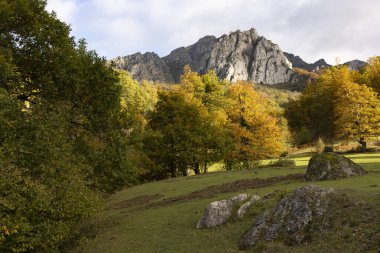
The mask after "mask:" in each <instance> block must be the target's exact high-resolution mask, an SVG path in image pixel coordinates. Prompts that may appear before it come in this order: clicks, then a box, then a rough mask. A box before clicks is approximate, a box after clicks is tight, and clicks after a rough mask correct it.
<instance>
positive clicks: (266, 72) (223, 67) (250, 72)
mask: <svg viewBox="0 0 380 253" xmlns="http://www.w3.org/2000/svg"><path fill="white" fill-rule="evenodd" d="M113 61H114V62H115V63H116V66H117V67H118V68H121V69H126V70H128V71H129V72H130V73H131V74H132V76H133V77H134V78H135V79H138V80H150V81H160V82H167V83H173V82H178V81H179V78H180V76H181V73H182V69H183V67H184V66H185V65H190V67H191V68H192V69H193V70H195V71H197V72H199V73H202V74H203V73H206V72H207V71H209V70H212V69H213V70H215V71H216V73H217V75H218V77H219V78H221V79H227V80H229V81H233V82H234V81H237V80H244V81H251V82H255V83H263V84H280V83H292V82H293V81H294V80H295V76H296V73H295V72H294V71H293V69H292V64H291V63H290V61H289V60H288V59H287V58H286V57H285V55H284V54H283V52H282V51H281V49H280V47H279V46H278V45H276V44H274V43H273V42H271V41H270V40H267V39H266V38H264V37H262V36H259V35H258V34H257V32H256V30H255V29H251V30H249V31H245V32H240V31H236V32H233V33H230V34H229V35H223V36H221V37H220V38H215V37H214V36H206V37H204V38H202V39H200V40H199V41H198V42H197V43H195V44H193V45H191V46H188V47H181V48H178V49H175V50H174V51H172V52H171V53H170V54H169V55H168V56H165V57H163V58H160V57H159V56H158V55H156V54H154V53H146V54H140V53H137V54H134V55H130V56H126V57H117V58H115V59H114V60H113Z"/></svg>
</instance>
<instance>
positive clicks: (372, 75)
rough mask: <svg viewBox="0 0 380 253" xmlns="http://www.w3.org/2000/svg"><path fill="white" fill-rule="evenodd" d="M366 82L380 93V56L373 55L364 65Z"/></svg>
mask: <svg viewBox="0 0 380 253" xmlns="http://www.w3.org/2000/svg"><path fill="white" fill-rule="evenodd" d="M363 76H364V79H365V83H366V84H367V85H368V86H370V87H372V88H373V89H374V90H375V91H376V92H377V93H378V94H380V56H375V57H372V58H370V59H369V60H368V63H367V65H366V66H365V67H364V75H363Z"/></svg>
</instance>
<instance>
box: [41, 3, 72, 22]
mask: <svg viewBox="0 0 380 253" xmlns="http://www.w3.org/2000/svg"><path fill="white" fill-rule="evenodd" d="M76 5H77V4H76V2H75V0H49V1H48V4H47V10H49V11H55V12H56V13H57V16H58V18H59V19H60V20H62V21H64V22H66V23H71V22H73V21H74V19H73V18H74V15H75V11H76Z"/></svg>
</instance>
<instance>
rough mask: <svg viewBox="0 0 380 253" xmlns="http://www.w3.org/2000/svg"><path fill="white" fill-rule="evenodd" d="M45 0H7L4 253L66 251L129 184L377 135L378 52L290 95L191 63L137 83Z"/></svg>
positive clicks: (3, 10) (0, 142) (0, 166)
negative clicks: (174, 80)
mask: <svg viewBox="0 0 380 253" xmlns="http://www.w3.org/2000/svg"><path fill="white" fill-rule="evenodd" d="M45 7H46V2H45V1H42V0H0V173H1V174H0V175H1V176H0V251H1V252H57V251H59V250H60V249H61V248H62V247H65V244H67V243H68V242H69V241H70V238H71V237H72V235H73V233H74V231H75V225H76V224H77V223H78V222H79V221H81V220H83V219H85V218H88V217H90V216H91V215H93V214H94V213H95V212H96V211H97V210H99V209H100V208H101V207H102V203H103V198H104V196H105V195H106V194H110V193H113V192H115V191H117V190H120V189H122V188H124V187H128V186H131V185H135V184H138V183H141V182H146V181H152V180H160V179H165V178H168V177H177V176H186V175H188V173H189V171H193V172H194V173H195V174H199V173H202V172H207V169H208V168H209V166H210V165H212V164H214V163H223V164H224V166H225V169H227V170H232V169H247V168H252V167H254V166H255V164H256V162H257V160H259V159H263V158H269V157H278V156H279V155H281V153H284V152H286V151H287V148H288V147H289V146H291V145H295V144H303V143H308V142H312V141H315V140H316V139H317V138H324V140H326V141H333V140H338V139H342V140H343V139H357V140H359V141H360V142H361V143H365V141H366V138H368V137H371V136H376V135H378V134H379V129H380V126H379V122H380V119H379V116H380V112H379V110H380V105H379V93H378V92H379V91H380V58H379V57H375V58H372V59H371V60H370V61H369V63H368V65H367V67H366V68H365V69H364V70H363V71H362V72H361V73H359V72H355V71H349V70H348V69H347V68H346V67H333V68H331V69H328V70H326V71H325V72H324V73H323V74H321V75H320V76H319V78H318V80H317V81H316V82H315V83H311V84H309V86H308V87H307V89H306V90H305V91H304V92H303V94H301V95H300V96H299V97H298V98H294V99H293V100H291V101H289V97H288V96H285V95H283V94H284V93H278V92H277V91H276V90H274V89H273V90H266V91H263V90H262V89H259V88H256V87H255V86H254V85H253V84H251V83H247V82H242V81H241V82H237V83H230V82H227V81H221V80H219V79H218V78H217V76H216V75H215V73H214V72H213V71H210V72H208V73H206V74H198V73H196V72H194V71H192V70H191V69H190V68H189V67H185V69H184V72H183V75H182V77H181V81H180V83H179V84H176V85H167V84H151V83H148V82H142V83H139V82H137V81H136V80H133V78H132V77H131V76H130V75H129V74H128V73H127V72H126V71H122V70H115V69H114V68H113V66H112V64H109V63H107V61H106V60H105V59H104V58H102V57H99V56H98V55H97V54H96V52H94V51H89V50H88V49H87V48H86V43H85V41H84V40H80V41H76V40H75V38H73V37H71V36H70V27H69V26H68V25H66V24H65V23H63V22H61V21H59V20H58V19H57V17H56V15H55V14H54V13H49V12H47V11H46V9H45ZM273 97H275V98H276V101H280V102H276V101H274V100H273ZM285 116H286V117H285ZM289 126H290V128H289Z"/></svg>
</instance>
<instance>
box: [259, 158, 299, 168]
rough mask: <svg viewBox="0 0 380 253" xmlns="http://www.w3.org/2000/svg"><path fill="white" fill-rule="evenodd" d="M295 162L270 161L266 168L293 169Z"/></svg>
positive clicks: (283, 160)
mask: <svg viewBox="0 0 380 253" xmlns="http://www.w3.org/2000/svg"><path fill="white" fill-rule="evenodd" d="M293 166H296V162H295V161H294V160H291V159H286V158H280V159H278V160H277V161H270V162H269V163H268V165H267V166H266V167H293Z"/></svg>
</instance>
